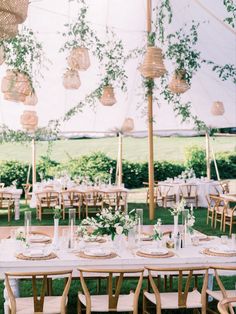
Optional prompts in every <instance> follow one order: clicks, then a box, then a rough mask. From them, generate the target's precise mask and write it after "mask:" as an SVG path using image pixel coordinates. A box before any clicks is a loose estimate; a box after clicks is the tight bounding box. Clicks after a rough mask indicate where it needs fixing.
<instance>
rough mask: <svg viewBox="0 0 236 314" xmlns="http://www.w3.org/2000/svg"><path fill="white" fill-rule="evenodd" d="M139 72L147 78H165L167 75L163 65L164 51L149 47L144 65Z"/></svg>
mask: <svg viewBox="0 0 236 314" xmlns="http://www.w3.org/2000/svg"><path fill="white" fill-rule="evenodd" d="M139 70H140V72H141V74H142V75H143V76H144V77H146V78H157V77H161V76H163V75H164V74H165V73H166V69H165V66H164V63H163V56H162V50H161V49H160V48H158V47H147V51H146V53H145V55H144V60H143V64H142V65H141V66H140V68H139Z"/></svg>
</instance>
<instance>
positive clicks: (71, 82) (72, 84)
mask: <svg viewBox="0 0 236 314" xmlns="http://www.w3.org/2000/svg"><path fill="white" fill-rule="evenodd" d="M63 85H64V87H65V88H66V89H78V88H79V87H80V85H81V82H80V78H79V73H78V71H76V70H67V71H66V73H65V74H64V75H63Z"/></svg>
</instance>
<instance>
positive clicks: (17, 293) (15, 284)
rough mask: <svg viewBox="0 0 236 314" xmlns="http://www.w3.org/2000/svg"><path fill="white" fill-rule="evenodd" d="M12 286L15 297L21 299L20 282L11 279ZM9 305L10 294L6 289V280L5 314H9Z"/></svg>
mask: <svg viewBox="0 0 236 314" xmlns="http://www.w3.org/2000/svg"><path fill="white" fill-rule="evenodd" d="M10 285H11V288H12V291H13V293H14V296H15V297H16V298H17V297H19V296H20V291H19V281H18V280H17V279H10ZM8 304H9V300H8V293H7V288H6V282H5V280H4V314H9V307H8Z"/></svg>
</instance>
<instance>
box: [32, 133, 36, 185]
mask: <svg viewBox="0 0 236 314" xmlns="http://www.w3.org/2000/svg"><path fill="white" fill-rule="evenodd" d="M35 183H36V146H35V139H34V138H33V139H32V184H35Z"/></svg>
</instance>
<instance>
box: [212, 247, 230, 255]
mask: <svg viewBox="0 0 236 314" xmlns="http://www.w3.org/2000/svg"><path fill="white" fill-rule="evenodd" d="M209 251H210V252H212V253H218V254H227V253H236V249H233V248H230V247H228V246H219V247H213V248H209Z"/></svg>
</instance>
